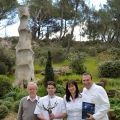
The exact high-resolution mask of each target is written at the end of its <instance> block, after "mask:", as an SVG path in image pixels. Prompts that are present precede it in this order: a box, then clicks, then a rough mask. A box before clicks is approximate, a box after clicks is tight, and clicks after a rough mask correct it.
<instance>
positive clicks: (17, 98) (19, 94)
mask: <svg viewBox="0 0 120 120" xmlns="http://www.w3.org/2000/svg"><path fill="white" fill-rule="evenodd" d="M25 96H27V92H26V91H24V90H21V91H20V92H18V93H17V96H16V100H20V99H21V98H23V97H25Z"/></svg>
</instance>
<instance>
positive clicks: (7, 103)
mask: <svg viewBox="0 0 120 120" xmlns="http://www.w3.org/2000/svg"><path fill="white" fill-rule="evenodd" d="M3 104H4V105H5V106H7V108H8V109H9V110H10V109H11V108H12V102H10V101H4V102H3Z"/></svg>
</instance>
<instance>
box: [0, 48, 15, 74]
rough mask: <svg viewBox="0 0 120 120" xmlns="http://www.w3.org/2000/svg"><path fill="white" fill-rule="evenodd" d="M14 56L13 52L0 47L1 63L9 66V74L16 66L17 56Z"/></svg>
mask: <svg viewBox="0 0 120 120" xmlns="http://www.w3.org/2000/svg"><path fill="white" fill-rule="evenodd" d="M13 54H14V52H13V51H11V50H7V49H5V48H3V47H1V46H0V62H3V63H4V64H5V65H6V66H7V68H8V69H7V70H8V71H7V72H10V71H11V70H12V67H13V65H14V64H15V56H14V55H13Z"/></svg>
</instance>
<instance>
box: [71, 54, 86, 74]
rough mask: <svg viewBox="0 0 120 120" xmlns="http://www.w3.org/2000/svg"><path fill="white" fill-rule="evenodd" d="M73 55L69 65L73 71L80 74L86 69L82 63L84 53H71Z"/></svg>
mask: <svg viewBox="0 0 120 120" xmlns="http://www.w3.org/2000/svg"><path fill="white" fill-rule="evenodd" d="M73 56H74V57H73V58H72V59H71V63H70V67H71V68H72V70H73V72H74V73H77V74H82V73H84V72H85V71H86V68H85V66H84V64H83V61H84V59H85V57H84V54H79V55H77V54H76V55H73Z"/></svg>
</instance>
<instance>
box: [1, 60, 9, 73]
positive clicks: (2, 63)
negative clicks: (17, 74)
mask: <svg viewBox="0 0 120 120" xmlns="http://www.w3.org/2000/svg"><path fill="white" fill-rule="evenodd" d="M7 69H8V68H7V66H6V65H5V63H4V62H0V74H6V73H7V71H8V70H7Z"/></svg>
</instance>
